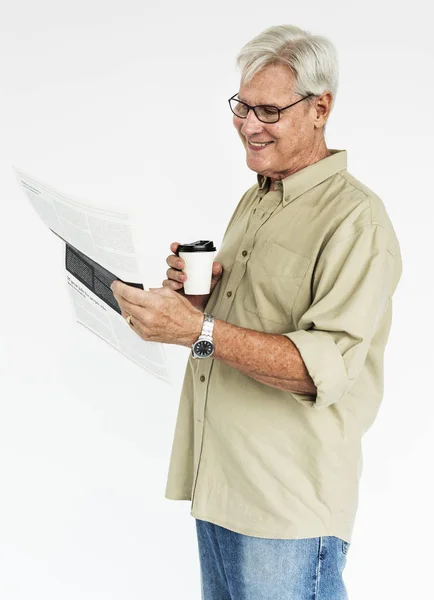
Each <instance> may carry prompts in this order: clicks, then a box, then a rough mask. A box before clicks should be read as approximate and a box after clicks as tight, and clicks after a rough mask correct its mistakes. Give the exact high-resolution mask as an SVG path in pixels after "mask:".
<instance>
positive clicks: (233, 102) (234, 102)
mask: <svg viewBox="0 0 434 600" xmlns="http://www.w3.org/2000/svg"><path fill="white" fill-rule="evenodd" d="M237 93H238V92H237ZM236 95H237V94H234V95H233V96H232V98H229V100H228V102H229V106H230V109H231V111H232V112H233V113H234V115H235V116H236V117H240V119H246V118H247V115H248V114H249V110H250V109H252V110H253V112H254V113H255V115H256V118H257V119H258V120H259V121H262V123H277V121H278V120H279V119H280V113H281V112H282V111H283V110H286V109H287V108H291V106H295V105H296V104H298V103H299V102H302V100H306V98H310V96H314V95H315V94H308V95H307V96H305V97H304V98H301V99H300V100H297V102H293V103H292V104H289V106H285V107H284V108H278V107H277V106H272V105H269V104H258V105H257V106H250V104H247V103H246V102H241V100H238V98H235V96H236Z"/></svg>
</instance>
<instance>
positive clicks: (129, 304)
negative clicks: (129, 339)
mask: <svg viewBox="0 0 434 600" xmlns="http://www.w3.org/2000/svg"><path fill="white" fill-rule="evenodd" d="M111 289H112V292H113V295H114V297H115V299H116V301H117V303H118V304H119V307H120V309H121V311H122V316H123V317H124V318H126V317H127V316H128V315H132V317H131V321H130V326H131V328H132V329H133V330H134V331H135V332H136V333H137V335H138V336H140V337H141V338H142V340H145V341H150V342H162V343H164V344H177V345H179V346H186V347H191V345H192V344H193V343H194V342H195V341H196V340H197V338H198V337H199V335H200V332H201V331H202V324H203V319H204V316H203V313H202V312H201V311H200V310H198V309H197V308H195V307H194V306H192V305H191V303H190V302H189V301H188V300H187V298H185V297H184V296H181V295H180V294H178V293H177V292H175V291H174V290H171V289H169V288H168V287H162V288H150V289H149V291H145V290H140V289H137V288H135V287H132V286H130V285H126V284H124V283H122V282H120V281H114V282H113V283H112V285H111Z"/></svg>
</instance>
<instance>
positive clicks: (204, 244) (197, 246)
mask: <svg viewBox="0 0 434 600" xmlns="http://www.w3.org/2000/svg"><path fill="white" fill-rule="evenodd" d="M215 250H216V247H215V246H214V242H212V241H211V240H198V241H197V242H191V244H179V246H178V249H177V251H176V255H177V256H179V253H180V252H215Z"/></svg>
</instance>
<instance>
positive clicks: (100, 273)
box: [13, 167, 170, 383]
mask: <svg viewBox="0 0 434 600" xmlns="http://www.w3.org/2000/svg"><path fill="white" fill-rule="evenodd" d="M13 169H14V171H15V175H16V177H17V179H18V182H19V184H20V186H21V188H22V189H23V191H24V192H25V194H26V196H27V197H28V199H29V200H30V203H31V204H32V206H33V208H34V209H35V210H36V212H37V214H38V215H39V216H40V218H41V219H42V221H43V222H44V223H45V225H47V227H48V228H49V229H51V231H52V232H53V233H55V234H56V235H57V236H58V237H60V238H61V239H62V240H63V241H64V242H65V268H66V273H65V275H66V283H67V286H68V290H69V294H70V297H71V300H72V304H73V307H74V309H75V316H76V319H77V321H78V322H79V323H81V324H82V325H84V326H85V327H87V328H88V329H90V331H92V332H93V333H95V334H96V335H98V336H99V337H100V338H102V339H103V340H105V341H106V342H108V343H109V344H111V345H112V346H113V347H114V348H116V349H117V350H119V351H120V352H122V354H124V355H125V356H127V357H128V358H130V359H131V360H133V361H134V362H135V363H137V364H138V365H139V366H141V367H142V368H143V369H146V370H147V371H149V372H150V373H152V374H153V375H155V376H157V377H159V378H160V379H163V380H164V381H167V382H168V383H170V379H169V375H168V372H167V360H166V354H165V351H164V346H163V344H161V343H158V342H150V341H146V342H145V341H144V340H142V339H141V338H140V337H139V336H138V335H137V334H136V333H135V332H134V331H133V330H132V329H131V327H129V326H128V324H127V323H126V321H125V319H124V318H123V317H122V315H121V310H120V308H119V305H118V303H117V302H116V300H115V297H114V296H113V293H112V291H111V289H110V285H111V283H112V282H113V281H114V280H115V279H119V280H120V281H123V282H124V283H127V284H128V285H132V286H134V287H138V288H141V289H147V288H144V286H143V284H142V283H141V278H142V277H141V275H140V273H139V263H140V261H139V258H138V255H137V252H136V249H135V246H134V240H133V232H132V227H131V217H130V216H129V215H128V214H126V213H121V212H116V211H113V210H104V209H103V208H101V207H97V206H93V205H91V204H90V203H88V202H84V201H83V200H81V199H76V198H74V197H72V196H70V195H66V194H64V193H61V192H59V191H58V190H55V189H54V188H52V187H50V186H48V185H47V184H46V183H43V182H42V181H39V180H37V179H35V178H34V177H32V176H31V175H28V174H27V173H24V172H23V171H21V170H20V169H17V168H16V167H13Z"/></svg>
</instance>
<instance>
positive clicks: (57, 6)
mask: <svg viewBox="0 0 434 600" xmlns="http://www.w3.org/2000/svg"><path fill="white" fill-rule="evenodd" d="M157 4H158V3H156V2H154V3H152V6H151V4H150V3H146V2H143V1H139V0H123V1H122V2H120V1H115V0H104V2H103V1H102V0H86V1H84V0H75V1H74V2H69V3H66V2H55V1H54V0H39V1H38V2H31V1H30V0H28V1H26V2H25V1H23V0H14V2H10V3H6V0H3V2H2V5H1V15H0V16H1V19H0V27H1V35H0V65H1V67H0V68H1V72H0V76H1V80H0V81H1V90H0V104H1V106H0V132H1V133H0V181H1V198H2V205H1V208H2V210H1V220H0V231H1V235H0V267H1V269H0V274H1V294H0V302H1V310H0V327H1V329H0V334H1V337H0V383H1V387H0V397H1V402H0V486H1V487H0V565H1V567H0V570H1V576H0V597H1V598H2V599H4V600H24V599H25V600H29V599H32V600H33V599H39V598H43V599H44V600H59V599H60V598H61V599H62V600H108V599H110V600H127V599H128V600H139V599H143V598H146V599H148V598H152V599H155V600H157V599H167V598H178V599H181V598H185V599H193V598H197V599H199V598H200V583H199V562H198V555H197V542H196V534H195V528H194V519H193V518H192V517H191V516H190V515H189V508H190V503H189V502H173V501H168V500H166V499H164V490H165V484H166V475H167V468H168V462H169V456H170V450H171V443H172V437H173V431H174V426H175V418H176V412H177V408H178V399H179V392H180V388H181V384H182V378H183V374H184V368H185V362H186V360H187V356H188V350H187V349H186V348H183V347H176V346H165V348H166V349H168V350H169V351H168V356H169V358H170V367H171V369H172V371H173V373H174V381H175V387H174V388H171V387H170V386H169V385H167V384H166V383H164V382H163V381H160V380H158V379H156V378H154V377H152V376H150V375H149V374H148V373H146V372H145V371H143V370H141V369H140V368H139V367H137V366H136V365H135V364H134V363H132V362H131V361H129V360H128V359H127V358H125V357H123V356H122V355H120V354H119V353H117V352H115V351H114V350H112V348H111V347H109V346H108V345H107V344H106V343H105V342H103V341H102V340H100V339H98V338H97V337H96V336H94V335H92V334H91V333H90V332H88V331H87V330H86V329H85V328H83V327H81V326H80V325H78V324H76V323H75V321H74V317H73V313H72V307H71V306H70V304H69V298H68V296H67V290H66V285H65V284H64V270H63V262H64V254H63V244H62V242H61V241H60V240H57V239H56V238H55V236H53V235H52V234H51V233H50V232H49V231H48V230H47V229H46V228H45V226H44V225H43V224H42V222H40V221H39V219H38V217H37V216H36V214H35V213H34V212H33V211H32V209H31V207H30V205H29V203H28V201H27V199H26V197H25V195H24V194H23V192H22V191H21V190H20V188H19V186H18V185H17V183H16V181H15V178H14V175H13V172H12V165H15V166H17V167H19V168H22V169H23V170H25V171H28V172H29V173H30V174H32V175H34V176H35V177H37V178H40V179H42V180H43V181H46V182H47V183H49V184H50V185H52V186H54V187H57V188H58V189H59V190H61V191H64V192H67V193H68V192H69V193H73V194H76V195H78V196H79V197H82V198H88V199H89V200H92V201H95V202H101V204H104V203H105V202H111V203H115V204H117V205H118V206H119V207H129V206H131V207H136V208H137V207H140V208H141V209H142V213H143V217H142V219H143V221H142V223H141V224H140V226H141V231H142V234H143V237H142V240H141V242H142V243H143V250H142V251H143V255H144V257H145V259H146V261H147V265H148V268H149V280H148V281H147V282H145V283H146V284H147V285H149V286H160V285H161V282H162V280H163V279H165V277H166V275H165V271H166V268H167V265H166V263H165V260H166V257H167V255H168V254H169V253H170V249H169V245H170V243H171V242H172V241H193V240H196V239H208V238H209V239H213V240H214V241H215V243H216V244H217V245H218V246H219V245H220V243H221V239H222V236H223V232H224V229H225V227H226V225H227V222H228V220H229V217H230V216H231V214H232V211H233V209H234V208H235V206H236V204H237V203H238V200H239V198H240V196H241V194H242V193H243V192H244V191H245V190H246V189H247V188H248V187H249V186H250V185H252V184H253V183H254V182H255V174H254V173H252V172H251V171H249V170H248V169H247V167H246V165H245V157H244V151H243V149H242V146H241V143H240V141H239V139H238V136H237V134H236V132H235V130H233V128H232V124H231V114H230V112H229V107H228V105H227V98H229V97H230V96H232V95H233V94H234V93H235V92H236V91H237V89H238V83H239V75H238V73H237V71H236V69H235V56H236V53H237V52H238V50H239V49H240V48H241V46H242V45H243V44H244V43H245V42H247V41H248V40H249V39H250V38H252V37H253V36H254V35H256V34H258V33H259V32H260V31H262V30H263V29H264V28H265V27H268V26H270V25H277V24H284V23H292V24H294V25H298V26H300V27H303V28H306V29H308V30H310V31H312V32H314V33H319V34H323V35H326V36H328V37H329V38H330V39H331V40H332V41H333V42H334V44H335V45H336V47H337V50H338V53H339V57H340V86H339V90H338V94H337V99H336V105H335V107H334V110H333V112H332V114H331V117H330V120H329V124H328V131H327V144H328V147H329V148H339V149H343V148H345V149H347V150H348V161H349V164H348V169H349V171H350V173H352V174H353V175H354V176H356V177H357V178H359V179H360V180H361V181H362V182H363V183H365V184H366V185H368V186H369V187H371V189H373V190H374V191H375V192H376V193H377V194H379V195H380V197H381V198H382V199H383V201H384V203H385V205H386V208H387V211H388V213H389V215H390V217H391V219H392V222H393V224H394V226H395V229H396V232H397V235H398V238H399V241H400V243H401V249H402V254H403V268H404V272H403V277H402V280H401V283H400V285H399V288H398V292H397V294H396V296H395V298H394V320H393V325H392V332H391V335H390V339H389V344H388V347H387V349H386V357H385V359H386V364H385V369H386V376H385V395H384V401H383V405H382V407H381V409H380V413H379V416H378V418H377V421H376V423H375V425H374V426H373V427H372V429H371V430H370V431H369V432H368V433H367V435H366V436H365V438H364V444H363V447H364V471H363V476H362V481H361V491H360V504H359V511H358V515H357V519H356V525H355V529H354V535H353V540H352V545H351V548H350V551H349V554H348V562H347V567H346V569H345V572H344V573H345V581H346V584H347V588H348V592H349V597H350V599H351V600H366V599H367V598H369V599H370V600H375V599H383V598H394V599H406V600H407V599H409V598H419V597H424V598H427V597H428V595H429V593H430V592H429V590H431V589H432V576H431V571H432V567H431V560H432V535H433V533H434V527H433V519H432V506H433V502H434V496H433V491H432V482H431V480H432V472H433V471H432V458H433V442H432V439H433V434H434V408H433V399H434V398H433V391H432V385H431V375H432V372H433V367H434V363H433V351H432V338H433V326H432V305H433V300H434V294H433V283H432V257H433V250H432V225H433V217H432V203H433V193H432V185H431V173H432V159H433V151H432V148H433V125H432V102H431V100H432V93H433V83H432V72H433V59H434V57H433V52H432V46H431V42H430V41H429V40H430V39H431V37H432V35H431V34H432V32H431V27H430V23H431V21H430V19H429V18H428V6H429V3H428V2H427V1H422V0H418V1H413V2H412V3H411V4H409V5H406V4H403V5H400V3H398V2H392V1H391V0H387V1H383V2H379V1H375V2H374V1H365V2H362V3H361V2H357V3H356V2H348V1H346V2H343V1H342V2H339V1H336V0H335V1H333V0H331V1H329V2H328V4H327V3H324V2H319V1H317V0H311V1H310V2H308V3H304V4H302V3H298V6H294V4H293V3H288V2H283V1H280V2H277V1H272V0H268V1H267V2H259V0H253V1H251V2H243V3H239V2H222V1H221V2H219V3H207V2H198V1H196V2H179V3H178V2H174V1H173V0H172V1H171V2H165V3H163V4H162V6H161V8H156V6H157ZM301 5H302V6H301ZM400 6H404V7H405V9H403V8H399V7H400ZM330 600H332V599H330Z"/></svg>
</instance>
